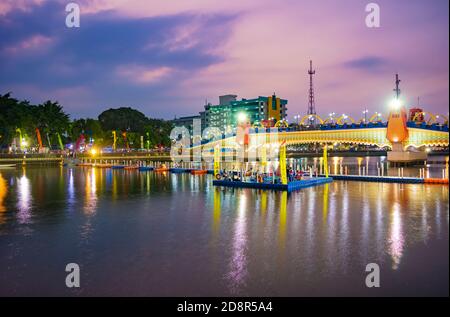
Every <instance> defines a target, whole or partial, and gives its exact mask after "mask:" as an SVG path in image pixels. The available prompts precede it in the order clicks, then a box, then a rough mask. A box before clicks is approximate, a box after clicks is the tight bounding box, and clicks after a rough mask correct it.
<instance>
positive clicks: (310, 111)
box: [308, 60, 316, 124]
mask: <svg viewBox="0 0 450 317" xmlns="http://www.w3.org/2000/svg"><path fill="white" fill-rule="evenodd" d="M315 73H316V71H315V70H313V68H312V60H310V61H309V70H308V74H309V103H308V115H315V114H316V108H315V104H314V88H313V75H314V74H315ZM315 120H316V118H315V117H311V118H310V119H309V122H310V124H314V122H315Z"/></svg>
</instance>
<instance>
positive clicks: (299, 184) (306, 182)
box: [213, 177, 333, 193]
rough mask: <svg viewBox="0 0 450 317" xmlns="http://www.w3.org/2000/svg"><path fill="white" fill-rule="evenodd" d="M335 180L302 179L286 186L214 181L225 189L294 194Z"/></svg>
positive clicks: (328, 178) (326, 178)
mask: <svg viewBox="0 0 450 317" xmlns="http://www.w3.org/2000/svg"><path fill="white" fill-rule="evenodd" d="M332 181H333V178H331V177H315V178H309V179H302V180H298V181H292V182H289V183H288V184H287V185H284V184H271V183H257V182H241V181H226V180H214V181H213V185H214V186H225V187H241V188H256V189H268V190H281V191H287V192H289V193H290V192H293V191H296V190H300V189H302V188H306V187H312V186H318V185H322V184H326V183H331V182H332Z"/></svg>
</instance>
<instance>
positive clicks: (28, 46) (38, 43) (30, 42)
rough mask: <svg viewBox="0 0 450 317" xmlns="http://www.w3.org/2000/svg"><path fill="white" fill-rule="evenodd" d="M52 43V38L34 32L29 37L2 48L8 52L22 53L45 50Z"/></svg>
mask: <svg viewBox="0 0 450 317" xmlns="http://www.w3.org/2000/svg"><path fill="white" fill-rule="evenodd" d="M51 43H52V39H51V38H50V37H48V36H44V35H41V34H35V35H32V36H30V37H29V38H27V39H25V40H23V41H20V42H18V43H17V44H16V45H13V46H9V47H5V48H4V50H5V51H6V52H7V53H8V54H22V53H28V52H29V51H36V50H45V49H47V48H48V46H49V45H50V44H51Z"/></svg>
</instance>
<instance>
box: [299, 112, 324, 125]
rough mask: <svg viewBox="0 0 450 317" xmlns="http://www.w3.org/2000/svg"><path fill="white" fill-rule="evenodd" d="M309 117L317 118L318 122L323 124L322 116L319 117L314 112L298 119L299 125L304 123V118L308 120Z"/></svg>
mask: <svg viewBox="0 0 450 317" xmlns="http://www.w3.org/2000/svg"><path fill="white" fill-rule="evenodd" d="M311 118H316V119H318V120H319V122H320V124H323V123H324V121H323V120H322V118H321V117H319V116H318V115H316V114H307V115H306V116H304V117H303V118H302V120H300V125H304V124H305V120H309V119H311Z"/></svg>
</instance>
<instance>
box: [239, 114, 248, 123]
mask: <svg viewBox="0 0 450 317" xmlns="http://www.w3.org/2000/svg"><path fill="white" fill-rule="evenodd" d="M246 120H247V115H246V114H245V113H244V112H240V113H238V121H239V122H245V121H246Z"/></svg>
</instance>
